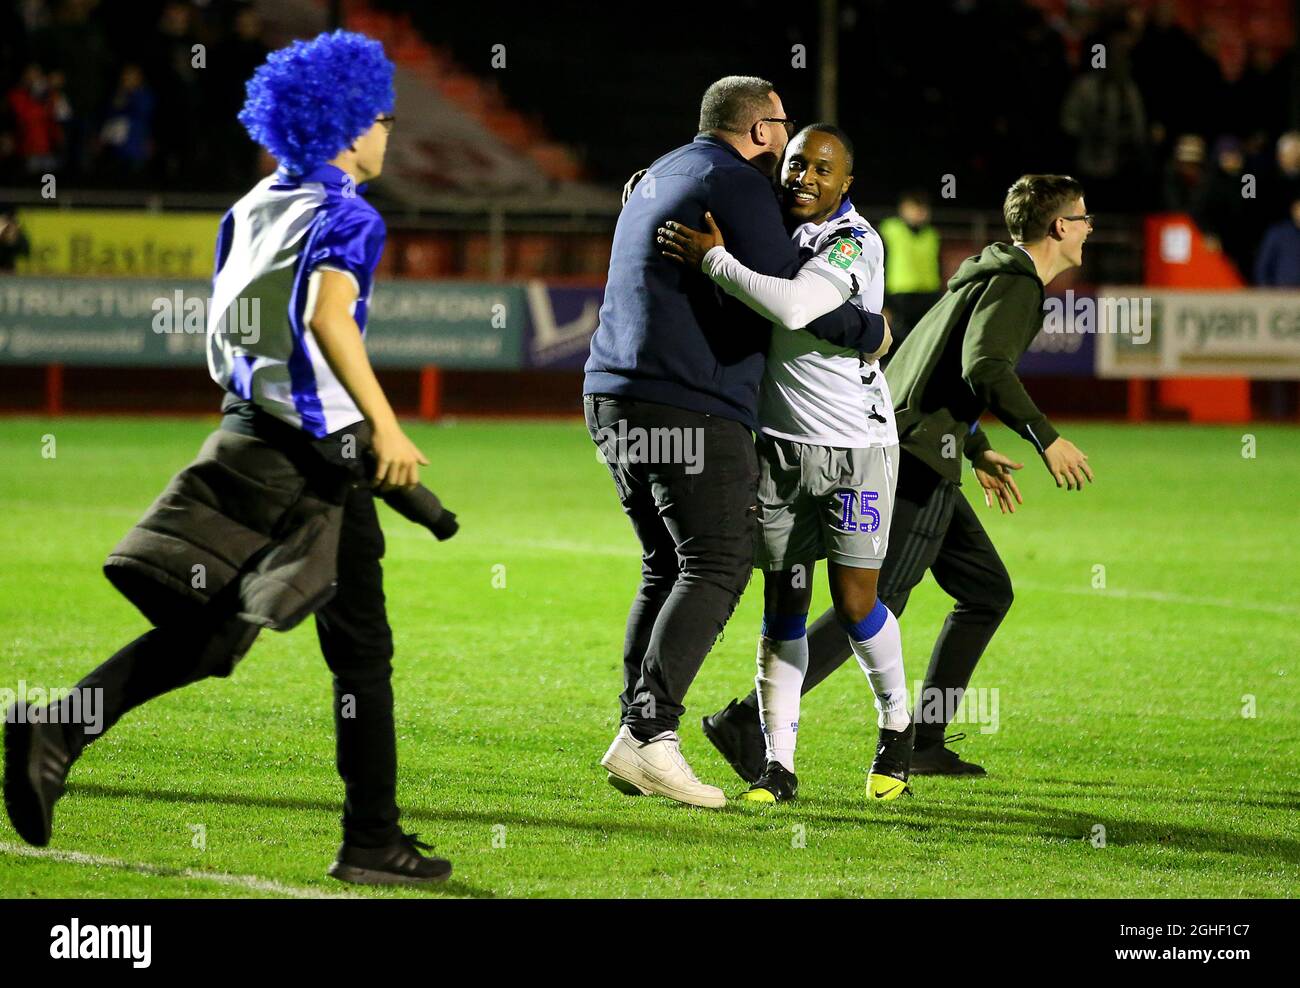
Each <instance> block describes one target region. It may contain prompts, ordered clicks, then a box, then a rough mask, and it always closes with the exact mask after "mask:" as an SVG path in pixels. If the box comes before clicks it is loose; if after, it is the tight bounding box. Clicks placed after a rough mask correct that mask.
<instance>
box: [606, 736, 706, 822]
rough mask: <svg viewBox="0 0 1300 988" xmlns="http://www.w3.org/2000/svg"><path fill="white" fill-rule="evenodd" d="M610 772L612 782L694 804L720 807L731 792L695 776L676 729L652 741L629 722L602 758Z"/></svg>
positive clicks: (618, 786) (653, 738)
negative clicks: (639, 737) (640, 737)
mask: <svg viewBox="0 0 1300 988" xmlns="http://www.w3.org/2000/svg"><path fill="white" fill-rule="evenodd" d="M600 764H601V765H603V766H604V767H605V768H606V770H608V772H609V774H610V783H611V784H613V785H614V786H615V787H616V788H618V789H622V790H623V791H624V792H626V791H627V790H626V789H624V787H623V786H621V785H618V784H617V783H615V782H614V780H615V779H619V780H621V781H623V782H624V783H627V784H628V785H630V786H633V787H635V788H636V789H637V790H638V791H639V792H641V793H644V794H645V795H647V796H648V795H651V794H655V795H658V796H667V797H668V798H669V799H675V800H677V802H679V803H689V804H690V805H691V806H708V807H712V808H715V809H716V808H717V807H721V806H726V805H727V794H726V793H724V792H723V791H722V790H721V789H719V788H718V787H717V786H706V785H705V784H704V783H703V782H701V781H700V780H699V779H697V778H696V777H695V773H694V772H692V771H691V767H690V766H689V765H687V764H686V759H685V758H683V757H682V749H681V740H680V739H679V738H678V737H677V735H676V733H674V732H673V731H664V732H663V733H661V734H656V735H655V736H654V737H652V738H651V739H650V740H649V741H644V742H643V741H638V740H637V739H636V738H634V737H633V736H632V732H631V731H630V730H628V728H627V725H626V724H625V725H623V726H622V727H620V728H619V729H618V734H616V735H615V736H614V743H613V744H611V745H610V746H609V751H607V752H605V757H604V758H602V759H601V760H600Z"/></svg>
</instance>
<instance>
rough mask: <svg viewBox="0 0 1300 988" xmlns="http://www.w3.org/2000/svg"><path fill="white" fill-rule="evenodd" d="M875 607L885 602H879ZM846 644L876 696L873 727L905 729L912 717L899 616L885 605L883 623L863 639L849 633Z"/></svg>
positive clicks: (894, 729)
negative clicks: (875, 712)
mask: <svg viewBox="0 0 1300 988" xmlns="http://www.w3.org/2000/svg"><path fill="white" fill-rule="evenodd" d="M877 606H878V607H884V606H885V605H884V604H879V603H878V604H877ZM849 645H850V646H851V647H852V648H853V654H854V655H855V656H856V657H857V660H858V665H860V666H861V667H862V671H863V672H864V673H866V675H867V682H869V683H870V684H871V691H872V692H873V693H874V694H875V695H876V710H877V711H879V717H877V719H876V726H877V727H884V728H887V729H888V730H891V731H902V730H905V729H906V728H907V725H908V724H910V723H911V722H912V717H911V715H910V714H909V713H908V703H907V677H906V675H905V673H904V672H903V636H902V633H901V632H900V631H899V628H898V618H896V617H894V613H893V611H890V610H889V609H888V608H886V609H885V622H884V624H882V625H881V626H880V629H879V630H878V631H877V632H876V633H875V634H874V635H872V636H871V637H870V638H868V639H867V640H866V641H854V636H853V635H852V634H850V635H849Z"/></svg>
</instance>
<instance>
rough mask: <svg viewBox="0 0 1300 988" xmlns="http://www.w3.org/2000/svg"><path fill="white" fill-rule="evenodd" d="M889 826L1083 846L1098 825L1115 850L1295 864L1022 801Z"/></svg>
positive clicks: (1272, 850) (1259, 842)
mask: <svg viewBox="0 0 1300 988" xmlns="http://www.w3.org/2000/svg"><path fill="white" fill-rule="evenodd" d="M909 808H910V807H909ZM880 818H881V814H877V813H870V812H867V811H865V810H864V811H863V813H862V815H861V817H855V816H851V815H844V814H834V813H826V814H819V815H818V817H816V818H812V819H822V820H829V821H833V822H836V823H846V824H851V823H854V822H857V821H865V820H879V819H880ZM812 819H810V821H809V822H812ZM889 823H890V825H891V826H895V827H900V828H904V829H908V830H915V831H921V832H925V831H930V830H940V831H943V832H945V833H949V834H951V833H952V831H953V830H954V829H958V830H965V831H968V832H970V833H971V834H972V835H975V836H978V835H995V834H1002V835H1007V836H1012V837H1015V836H1029V835H1033V836H1037V837H1045V838H1048V839H1050V840H1061V841H1084V840H1087V839H1088V838H1089V837H1091V835H1092V828H1093V827H1094V826H1096V825H1097V824H1101V825H1102V826H1104V827H1105V828H1106V841H1107V843H1108V844H1109V845H1113V846H1116V847H1134V846H1139V845H1149V846H1152V847H1172V848H1176V849H1178V850H1180V851H1185V852H1189V853H1205V852H1217V853H1221V854H1233V855H1239V856H1243V857H1248V858H1251V859H1254V860H1261V861H1262V860H1270V859H1276V860H1280V861H1284V862H1287V863H1290V864H1296V863H1300V841H1297V840H1296V839H1295V838H1292V837H1283V836H1281V835H1277V836H1273V837H1264V836H1255V835H1250V834H1241V833H1235V832H1233V831H1229V830H1213V829H1207V828H1199V827H1188V826H1185V825H1183V824H1177V823H1151V822H1147V821H1136V820H1126V819H1122V818H1119V817H1117V816H1116V815H1115V814H1112V813H1107V812H1105V811H1104V810H1103V811H1099V812H1095V813H1084V812H1079V811H1075V810H1067V809H1062V808H1061V807H1059V806H1052V805H1046V804H1036V803H1032V802H1025V801H1018V802H1017V803H1016V805H1015V806H1012V807H1007V808H1005V809H1000V810H997V811H990V810H989V809H988V807H987V806H986V805H981V806H972V807H959V806H937V805H934V804H928V805H925V804H919V803H918V804H916V809H915V811H914V812H905V813H898V814H897V815H895V816H893V817H892V819H890V820H889Z"/></svg>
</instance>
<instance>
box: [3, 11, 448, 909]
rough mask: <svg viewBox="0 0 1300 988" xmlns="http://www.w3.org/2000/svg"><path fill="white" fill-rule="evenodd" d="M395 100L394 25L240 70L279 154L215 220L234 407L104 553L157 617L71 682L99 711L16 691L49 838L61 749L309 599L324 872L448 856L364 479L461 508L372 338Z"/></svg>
mask: <svg viewBox="0 0 1300 988" xmlns="http://www.w3.org/2000/svg"><path fill="white" fill-rule="evenodd" d="M393 103H394V96H393V65H392V63H391V62H390V61H389V60H388V59H387V58H386V57H385V56H384V53H383V48H382V46H381V45H380V44H379V43H378V42H376V41H373V40H371V39H369V38H366V37H364V36H363V35H359V34H354V33H350V32H345V31H335V32H333V33H331V34H322V35H320V36H318V37H316V38H314V39H312V40H311V41H307V42H301V41H300V42H295V43H294V44H292V45H290V46H289V47H286V48H283V49H281V50H279V51H276V52H273V53H271V55H270V56H269V57H268V58H267V60H266V62H265V64H263V65H262V66H260V67H259V68H258V69H257V71H256V72H255V73H254V75H253V77H252V79H250V80H249V82H248V84H247V100H246V102H245V104H244V108H243V110H242V111H241V113H240V114H239V119H240V121H241V122H242V123H243V125H244V126H245V128H246V129H247V130H248V133H249V134H250V136H252V138H253V139H254V140H255V141H257V142H258V143H259V144H261V145H262V146H263V147H265V148H266V149H267V150H268V151H269V152H270V153H271V154H272V155H274V156H275V158H276V159H277V161H278V162H279V169H278V170H277V171H276V172H275V174H274V175H271V176H268V177H267V178H265V179H263V180H262V181H260V182H259V183H258V184H257V185H256V186H255V187H254V188H253V189H252V190H250V191H249V192H248V194H246V195H245V196H244V197H243V198H241V199H240V200H239V201H238V202H237V203H235V205H234V206H232V207H231V209H230V210H229V211H228V212H227V213H226V215H225V217H224V218H223V219H222V222H221V227H220V231H219V233H218V237H217V251H216V253H217V258H216V270H215V274H214V277H213V296H212V300H211V305H210V306H209V311H208V326H207V331H208V351H207V357H208V367H209V370H210V371H211V374H212V377H213V379H214V380H216V381H217V383H218V384H220V385H221V386H222V387H223V388H224V389H225V392H226V395H225V399H224V401H223V404H222V411H223V413H224V415H223V419H222V425H221V428H220V429H219V430H218V431H217V432H216V433H214V434H213V435H212V436H210V437H209V438H208V441H207V442H206V443H205V444H204V447H203V449H202V450H201V451H200V453H199V456H198V458H197V459H196V460H195V462H194V463H192V464H191V465H190V466H189V467H187V468H186V469H185V470H184V471H182V472H181V473H180V474H178V475H177V476H176V477H175V478H174V479H173V481H172V483H171V485H170V486H169V487H168V488H167V490H166V491H164V493H163V495H162V496H160V498H159V499H158V501H157V502H155V505H154V507H153V509H151V511H150V512H149V513H148V514H146V516H145V518H144V519H143V520H142V521H141V522H140V524H138V525H137V526H136V527H135V528H134V529H132V530H131V532H130V533H128V535H127V536H126V538H124V539H123V541H122V542H121V543H119V545H118V546H117V548H116V549H114V551H113V553H112V554H111V555H110V556H109V559H108V562H107V563H106V564H105V573H106V575H107V576H108V578H109V580H110V581H111V582H113V584H114V585H115V586H116V587H117V588H118V589H119V590H120V591H122V593H123V594H125V595H126V596H127V597H128V599H130V600H131V601H132V603H134V604H136V606H137V607H139V608H140V610H141V611H142V612H143V613H144V614H145V616H146V617H147V618H149V620H150V621H151V622H152V623H153V625H154V627H153V628H152V629H151V630H150V631H148V632H146V633H145V634H144V635H142V636H140V637H139V638H137V639H136V640H135V641H133V642H131V643H130V644H128V645H127V646H126V647H125V648H123V649H121V650H120V651H119V652H117V654H115V655H114V656H113V657H112V658H110V659H109V660H108V661H107V662H105V663H104V664H102V665H101V666H99V668H97V669H95V670H94V671H93V672H92V673H90V674H89V675H88V676H86V677H85V678H84V679H83V680H82V681H81V682H80V683H78V684H77V687H78V688H77V690H74V691H73V694H74V695H77V696H92V695H93V696H98V697H101V698H102V700H101V702H100V704H99V706H100V710H99V714H98V716H97V717H96V719H95V722H94V723H93V724H88V723H84V722H83V721H84V720H85V718H82V717H77V716H74V715H73V714H75V711H72V710H71V709H65V708H68V707H69V701H68V700H67V699H65V700H63V701H60V702H59V703H57V704H50V705H49V706H47V707H30V706H27V705H26V704H23V705H22V709H18V708H13V709H11V710H10V712H9V717H8V718H7V719H8V723H7V724H6V728H5V785H4V795H5V806H6V809H7V810H8V813H9V817H10V819H11V821H12V822H13V824H14V827H15V829H17V831H18V832H19V834H20V835H21V836H22V837H23V838H24V839H25V840H27V841H28V842H29V843H32V844H36V845H38V846H39V845H44V844H46V843H48V842H49V839H50V833H51V823H52V815H53V808H54V803H55V802H56V801H57V800H58V798H59V797H60V796H61V795H62V793H63V789H64V782H65V780H66V778H67V774H68V770H69V768H70V767H71V764H72V762H73V761H74V760H75V759H76V758H77V757H78V756H79V755H80V753H81V751H82V750H83V749H84V747H85V746H86V745H87V744H89V743H90V742H91V741H93V740H94V739H95V738H96V737H98V736H99V734H100V733H101V732H102V731H103V730H104V729H106V728H108V727H111V726H112V725H113V724H114V723H116V721H117V720H118V719H120V718H121V717H122V716H123V715H124V714H126V713H127V712H128V711H130V710H132V709H134V708H135V707H137V706H139V705H140V704H142V703H145V702H146V701H148V700H150V699H153V698H154V697H156V696H159V695H161V694H163V693H166V692H169V691H171V690H174V689H176V688H178V687H181V686H185V685H187V684H190V683H194V682H197V681H199V680H201V679H204V678H206V677H208V676H228V675H230V673H231V672H232V671H233V669H234V667H235V664H236V663H237V662H238V661H239V660H240V659H241V658H242V657H243V655H244V654H245V653H246V652H247V651H248V648H249V647H250V646H251V645H252V642H253V639H254V638H255V637H256V635H257V633H258V631H259V630H261V628H263V627H270V628H272V629H273V630H287V629H288V628H291V627H293V626H294V625H295V624H296V623H298V622H299V621H301V620H302V619H303V618H304V617H306V616H307V615H308V614H314V615H315V619H316V630H317V636H318V638H319V641H320V646H321V651H322V653H323V655H324V657H325V661H326V663H327V664H328V665H329V668H330V670H331V672H332V673H333V676H334V718H335V732H336V736H337V766H338V771H339V774H340V776H341V777H342V779H343V782H344V787H345V799H344V805H343V818H342V823H343V844H342V846H341V848H340V850H339V853H338V857H337V859H336V860H335V862H334V864H333V865H332V866H331V867H330V869H329V873H330V874H331V875H332V876H334V877H335V878H338V879H341V880H343V881H349V882H356V883H361V884H398V883H403V884H419V883H427V882H436V881H441V880H443V879H445V878H446V877H447V876H448V875H449V874H450V872H451V865H450V864H449V863H448V862H447V861H444V860H441V859H439V858H434V857H431V856H426V855H424V854H422V853H421V850H422V849H423V850H430V848H429V846H428V845H427V844H423V843H421V842H420V841H419V840H417V839H416V838H417V835H415V834H406V833H404V832H403V831H402V830H401V828H400V827H399V826H398V823H397V820H398V809H397V803H396V788H397V755H396V736H395V728H394V723H393V691H392V684H391V676H392V666H391V659H392V655H393V639H392V632H391V629H390V628H389V625H388V619H387V613H386V608H385V602H384V591H383V572H382V568H381V566H380V559H381V558H382V556H383V552H384V537H383V533H382V531H381V530H380V527H379V519H378V515H377V513H376V510H375V505H374V494H375V493H376V492H377V493H379V494H380V495H381V496H383V497H385V499H390V498H391V499H392V501H393V503H394V507H396V508H397V509H398V510H399V511H402V513H403V514H406V515H407V516H408V517H412V518H417V519H418V520H421V521H423V522H425V523H426V524H428V525H429V527H430V528H431V529H433V531H434V532H435V534H437V535H438V536H439V538H444V537H448V536H449V535H450V534H451V533H453V532H454V531H455V522H454V516H451V515H450V513H449V512H445V513H442V514H441V516H440V515H439V512H440V511H441V509H440V506H438V505H437V501H436V498H432V495H431V494H430V493H429V492H428V491H427V490H425V489H424V488H422V487H419V486H418V483H419V468H420V466H421V465H425V464H427V463H428V462H429V461H428V460H427V459H426V458H425V457H424V455H423V454H422V453H421V452H420V450H419V449H417V448H416V446H415V445H414V444H413V443H412V442H411V440H410V439H409V438H407V436H406V435H405V434H404V433H403V431H402V429H401V427H400V425H399V424H398V422H397V418H396V416H395V415H394V413H393V409H392V407H391V405H390V404H389V402H388V400H387V398H386V397H385V395H384V392H383V389H382V388H381V387H380V386H379V383H378V381H377V380H376V378H375V374H374V371H373V370H372V368H371V365H370V362H369V359H368V358H367V356H366V350H365V340H364V337H365V328H366V317H367V308H368V304H369V300H370V294H371V290H372V287H373V279H374V273H375V268H376V266H377V264H378V263H379V257H380V254H381V253H382V251H383V247H384V238H385V228H384V222H383V220H382V219H381V218H380V216H379V214H378V212H376V211H375V209H374V207H373V206H371V205H370V204H369V203H367V202H366V201H365V199H364V198H362V195H361V193H362V192H363V191H364V187H365V186H364V183H366V182H368V181H370V180H372V179H374V178H375V177H377V176H378V175H379V173H380V171H381V170H382V168H383V161H384V153H385V150H386V147H387V139H388V132H389V130H391V128H392V125H393V121H394V118H393V116H392V112H391V111H392V109H393ZM262 316H266V317H267V318H265V320H263V318H262ZM250 317H251V318H250ZM263 323H264V324H263ZM422 498H423V499H422ZM430 499H431V500H430ZM431 504H432V507H430V505H431ZM85 691H92V692H91V693H86V692H85ZM268 771H270V770H269V769H268Z"/></svg>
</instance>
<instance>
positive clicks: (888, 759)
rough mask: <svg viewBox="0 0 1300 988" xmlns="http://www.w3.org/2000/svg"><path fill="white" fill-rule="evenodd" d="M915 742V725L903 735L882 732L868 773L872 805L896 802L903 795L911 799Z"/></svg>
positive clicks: (895, 732) (908, 728)
mask: <svg viewBox="0 0 1300 988" xmlns="http://www.w3.org/2000/svg"><path fill="white" fill-rule="evenodd" d="M915 741H916V725H915V724H908V725H907V727H906V728H905V729H904V730H901V731H891V730H889V729H887V728H884V727H882V728H881V729H880V739H879V740H878V741H877V742H876V757H875V760H874V761H872V763H871V769H870V770H869V771H868V772H867V797H868V798H869V799H871V800H872V801H873V802H874V801H875V800H878V799H880V800H887V799H897V798H898V797H899V796H901V795H903V794H904V793H907V794H908V795H911V792H912V789H911V787H910V786H909V785H908V784H907V779H908V775H909V774H910V772H911V770H912V745H913V743H915Z"/></svg>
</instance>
